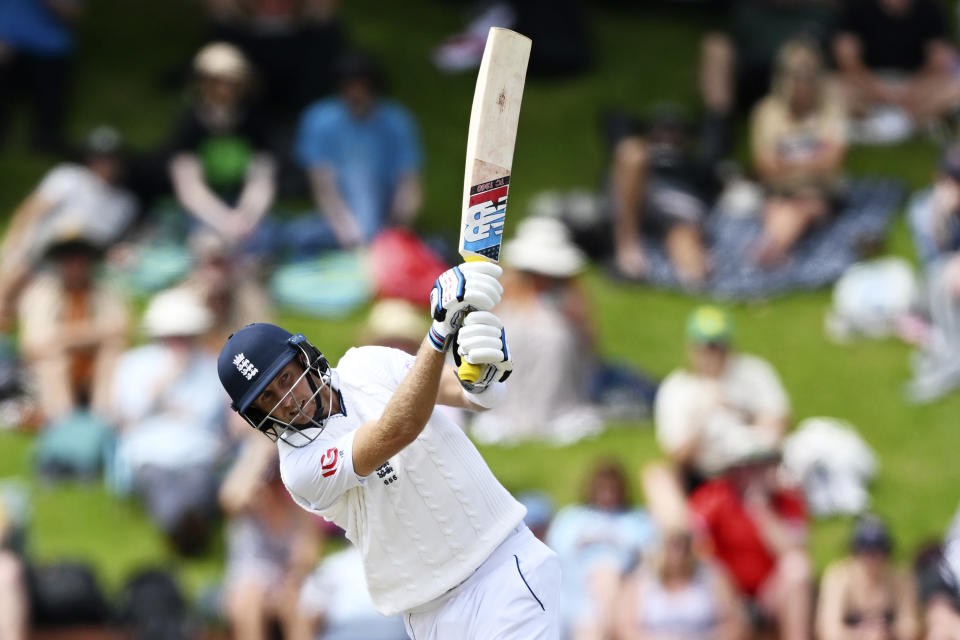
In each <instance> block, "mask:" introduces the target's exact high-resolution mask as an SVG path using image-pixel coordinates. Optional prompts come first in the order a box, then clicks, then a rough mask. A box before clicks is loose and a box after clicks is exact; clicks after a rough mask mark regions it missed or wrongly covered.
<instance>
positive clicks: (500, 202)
mask: <svg viewBox="0 0 960 640" xmlns="http://www.w3.org/2000/svg"><path fill="white" fill-rule="evenodd" d="M469 215H470V218H471V221H470V222H468V223H466V225H464V228H463V239H464V241H465V242H467V243H473V242H481V241H483V240H487V239H489V238H491V236H496V237H494V238H493V239H492V241H493V242H496V241H498V240H497V238H499V236H500V234H502V233H503V220H504V218H506V216H507V197H506V196H503V197H502V198H497V200H495V201H487V202H481V203H478V204H475V205H473V206H471V207H470V209H469ZM485 244H486V245H489V244H490V243H489V242H488V243H485Z"/></svg>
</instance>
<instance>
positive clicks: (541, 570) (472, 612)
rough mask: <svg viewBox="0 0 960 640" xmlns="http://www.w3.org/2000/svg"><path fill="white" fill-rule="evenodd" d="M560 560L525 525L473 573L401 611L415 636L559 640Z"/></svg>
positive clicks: (420, 638)
mask: <svg viewBox="0 0 960 640" xmlns="http://www.w3.org/2000/svg"><path fill="white" fill-rule="evenodd" d="M559 600H560V562H559V561H558V560H557V554H555V553H554V552H553V551H552V550H551V549H550V548H549V547H547V545H545V544H543V543H542V542H540V541H539V540H537V538H536V537H535V536H534V535H533V533H532V532H531V531H530V529H528V528H527V526H526V525H525V524H521V525H519V526H518V527H517V528H516V529H514V530H513V532H512V533H511V534H510V535H509V536H507V539H506V540H504V541H503V542H502V543H500V546H499V547H497V548H496V549H494V551H493V553H491V554H490V556H489V557H488V558H487V559H486V560H485V561H484V563H483V564H482V565H480V566H479V567H478V568H477V570H476V571H474V572H473V574H472V575H471V576H470V577H469V578H467V579H466V580H464V581H463V582H461V583H460V584H459V585H457V586H456V587H454V588H453V589H451V590H450V591H448V592H447V593H445V594H443V595H442V596H440V597H439V598H436V599H434V600H431V601H430V602H428V603H426V604H424V605H421V606H419V607H415V608H414V609H411V610H410V611H407V612H406V613H404V614H403V622H404V625H406V628H407V635H409V636H410V638H411V639H412V640H558V639H559V637H560V621H559V616H558V613H559V612H558V611H557V607H558V606H559Z"/></svg>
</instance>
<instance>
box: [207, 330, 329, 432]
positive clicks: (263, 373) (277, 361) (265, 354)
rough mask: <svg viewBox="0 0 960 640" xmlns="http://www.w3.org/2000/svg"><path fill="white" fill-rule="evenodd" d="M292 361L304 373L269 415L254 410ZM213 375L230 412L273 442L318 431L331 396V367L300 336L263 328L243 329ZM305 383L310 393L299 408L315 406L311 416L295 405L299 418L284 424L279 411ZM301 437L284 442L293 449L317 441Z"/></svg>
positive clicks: (227, 346)
mask: <svg viewBox="0 0 960 640" xmlns="http://www.w3.org/2000/svg"><path fill="white" fill-rule="evenodd" d="M295 359H296V360H298V361H299V363H300V365H301V367H302V369H303V372H302V373H301V374H300V375H299V376H298V377H296V378H294V379H292V380H291V381H290V384H289V386H288V388H287V389H285V390H284V391H283V393H281V394H279V400H278V402H277V403H276V404H275V405H274V406H273V407H272V408H271V409H270V410H269V411H264V410H262V409H261V408H258V407H256V406H254V403H255V401H256V399H257V398H258V397H259V396H260V395H261V394H262V393H263V392H264V391H265V390H266V389H267V387H268V386H270V383H271V382H273V380H274V378H276V377H277V376H278V374H280V372H281V371H282V370H283V369H284V367H286V366H287V365H288V364H289V363H290V362H292V361H294V360H295ZM217 373H218V374H219V376H220V383H221V384H222V385H223V388H224V389H225V390H226V391H227V394H228V395H229V396H230V400H231V402H230V408H232V409H233V410H234V411H236V412H237V413H239V414H240V416H241V417H243V419H244V420H246V421H247V422H248V423H249V424H250V426H252V427H253V428H254V429H256V430H257V431H260V432H261V433H263V434H265V435H266V436H267V437H269V438H270V439H271V440H274V441H276V440H277V439H278V438H279V437H280V436H281V435H283V434H284V433H285V432H287V431H289V430H293V431H296V432H301V431H302V430H303V429H311V428H319V429H320V430H321V431H322V429H323V427H324V423H325V422H326V419H327V418H328V417H329V414H330V409H331V399H332V394H333V387H332V386H331V384H330V380H331V371H330V365H329V364H328V363H327V359H326V357H324V355H323V354H322V353H321V352H320V350H319V349H317V348H316V347H314V346H313V345H312V344H311V343H310V342H309V341H308V340H307V339H306V338H305V337H304V336H303V334H301V333H297V334H293V333H290V332H289V331H287V330H286V329H283V328H281V327H278V326H276V325H273V324H268V323H265V322H258V323H254V324H250V325H247V326H246V327H244V328H242V329H240V330H239V331H237V332H236V333H234V334H232V335H231V336H230V337H229V338H228V339H227V342H226V344H225V345H224V346H223V349H222V350H221V351H220V357H219V359H218V361H217ZM303 381H305V382H306V383H307V385H308V386H309V388H310V390H311V395H310V397H309V398H307V399H306V400H305V401H304V402H303V404H307V403H309V402H310V401H313V404H314V410H313V411H312V412H311V413H310V414H309V415H308V414H307V413H306V412H304V411H303V406H302V405H301V404H300V402H297V407H298V410H299V412H298V416H297V418H296V420H295V421H291V420H284V419H283V418H282V417H280V415H279V414H280V412H279V409H280V406H281V405H282V404H283V403H284V401H285V399H286V398H287V396H289V395H290V394H292V393H293V390H294V388H296V387H297V386H298V385H299V384H300V383H301V382H303ZM324 389H328V390H329V394H328V397H327V400H326V402H325V403H323V405H324V406H321V402H320V401H319V400H320V398H319V396H320V393H321V392H322V391H323V390H324ZM294 400H295V401H296V398H294ZM324 408H326V410H327V415H326V416H323V415H322V411H323V409H324ZM319 433H320V432H318V433H317V435H319ZM300 436H301V437H300V438H297V441H298V442H297V443H294V442H291V440H290V439H285V442H287V443H288V444H291V446H295V447H296V446H305V445H306V444H309V443H310V442H312V441H313V440H314V439H315V438H316V435H315V436H313V437H308V436H306V435H304V434H303V433H300Z"/></svg>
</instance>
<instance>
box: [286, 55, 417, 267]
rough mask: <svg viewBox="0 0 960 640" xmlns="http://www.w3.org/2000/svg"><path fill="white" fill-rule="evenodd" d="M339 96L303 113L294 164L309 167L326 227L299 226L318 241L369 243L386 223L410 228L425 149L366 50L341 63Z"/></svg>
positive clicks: (348, 244)
mask: <svg viewBox="0 0 960 640" xmlns="http://www.w3.org/2000/svg"><path fill="white" fill-rule="evenodd" d="M339 75H340V93H339V95H338V96H336V97H333V98H328V99H324V100H321V101H319V102H316V103H314V104H313V105H311V106H309V107H308V108H307V109H306V111H304V113H303V115H302V117H301V119H300V125H299V130H298V132H297V136H296V140H295V143H294V144H295V149H294V153H295V156H296V160H297V162H298V163H299V164H300V166H302V167H303V168H304V170H305V171H306V172H307V176H308V179H309V182H310V186H311V190H312V192H313V195H314V199H315V202H316V205H317V208H318V209H319V210H320V211H321V212H322V213H323V215H324V218H325V224H320V225H318V224H316V221H315V220H314V221H313V224H311V225H310V228H309V229H308V228H298V229H296V230H295V231H294V234H295V235H296V236H297V237H296V238H295V240H296V241H297V242H298V243H302V242H305V238H304V235H308V236H309V235H318V236H325V237H321V238H316V239H315V244H318V245H323V244H326V243H329V245H331V246H332V245H336V246H340V247H345V248H347V247H356V246H363V245H366V244H369V243H370V241H371V240H372V239H373V237H374V236H375V235H376V234H377V232H378V231H380V230H381V229H383V228H384V227H385V226H391V225H403V226H407V225H409V224H411V223H412V222H413V219H414V218H415V217H416V215H417V213H418V211H419V209H420V205H421V201H422V194H421V183H420V169H421V148H420V138H419V132H418V130H417V126H416V123H415V121H414V119H413V116H412V115H411V114H410V112H409V111H407V109H405V108H404V107H403V106H401V105H400V104H399V103H397V102H395V101H393V100H389V99H385V98H383V97H381V86H382V83H381V81H380V73H379V70H378V69H377V67H376V65H375V64H374V63H373V61H372V60H371V59H370V58H369V57H367V56H365V55H362V54H351V55H349V56H347V57H345V58H344V59H343V60H342V61H341V63H340V66H339Z"/></svg>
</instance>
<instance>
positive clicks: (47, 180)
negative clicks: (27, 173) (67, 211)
mask: <svg viewBox="0 0 960 640" xmlns="http://www.w3.org/2000/svg"><path fill="white" fill-rule="evenodd" d="M77 178H78V176H77V172H76V170H75V169H73V168H72V167H69V166H66V165H61V166H58V167H55V168H54V169H53V170H52V171H50V172H49V173H48V174H47V175H45V176H44V177H43V180H41V181H40V184H39V186H37V193H38V194H39V195H40V197H41V198H43V199H44V201H46V202H50V203H58V202H61V201H63V200H64V199H66V197H67V195H68V194H69V193H70V191H72V190H73V189H74V188H75V187H76V185H77Z"/></svg>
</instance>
